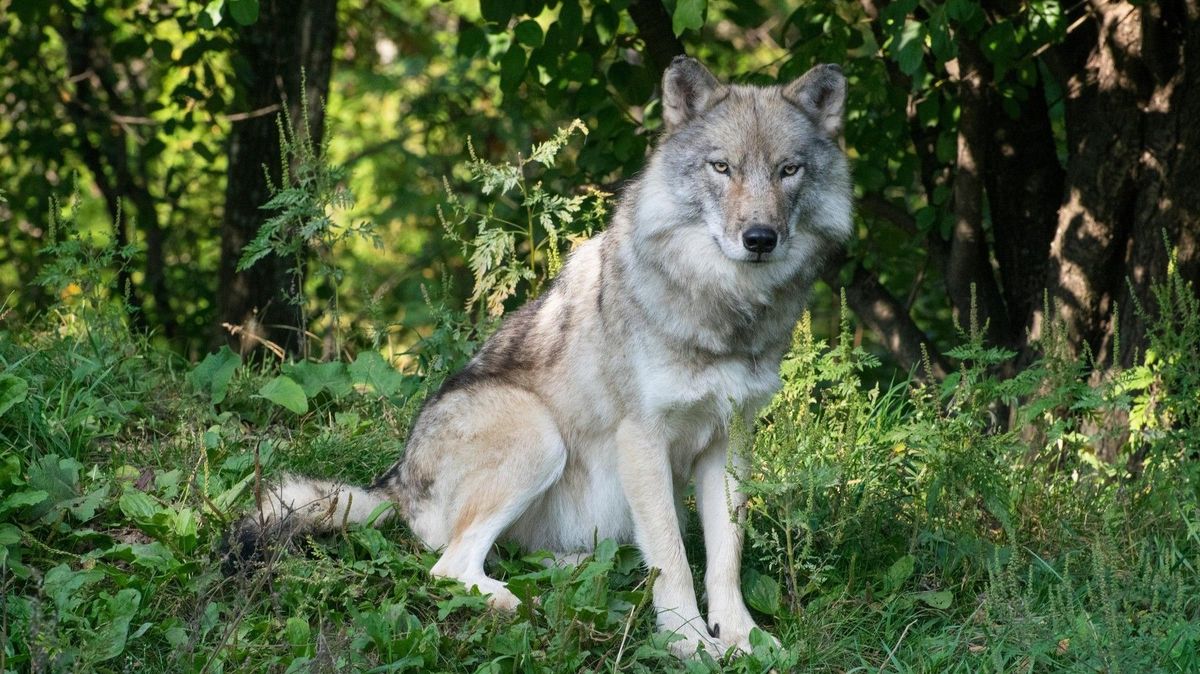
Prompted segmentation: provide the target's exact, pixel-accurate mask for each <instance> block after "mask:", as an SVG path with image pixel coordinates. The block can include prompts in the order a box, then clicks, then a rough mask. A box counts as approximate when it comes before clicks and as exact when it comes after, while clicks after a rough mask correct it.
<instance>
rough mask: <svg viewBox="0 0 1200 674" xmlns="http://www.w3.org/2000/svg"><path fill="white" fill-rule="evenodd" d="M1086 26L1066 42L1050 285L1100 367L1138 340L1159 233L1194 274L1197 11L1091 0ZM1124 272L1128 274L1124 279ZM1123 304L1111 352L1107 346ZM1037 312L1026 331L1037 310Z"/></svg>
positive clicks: (1160, 260)
mask: <svg viewBox="0 0 1200 674" xmlns="http://www.w3.org/2000/svg"><path fill="white" fill-rule="evenodd" d="M1090 12H1091V18H1090V19H1089V21H1091V24H1092V25H1090V26H1088V29H1087V30H1084V31H1080V32H1079V33H1078V34H1076V35H1073V36H1071V39H1069V40H1068V42H1067V43H1066V44H1064V45H1063V49H1062V50H1061V51H1062V60H1063V61H1064V62H1065V68H1063V67H1060V68H1059V70H1060V71H1065V72H1066V73H1067V75H1066V81H1065V82H1063V85H1064V90H1065V91H1066V92H1067V94H1066V95H1067V101H1066V103H1067V106H1066V115H1067V140H1068V150H1069V155H1070V158H1069V160H1068V164H1067V168H1066V175H1065V189H1064V197H1063V203H1062V206H1061V208H1060V209H1059V212H1058V219H1057V227H1056V231H1055V234H1054V238H1053V240H1052V242H1051V247H1050V256H1049V264H1048V266H1047V277H1046V285H1047V286H1048V287H1049V288H1050V293H1051V297H1052V298H1053V300H1054V304H1055V306H1054V319H1055V320H1058V321H1061V322H1062V323H1063V324H1064V326H1065V327H1066V329H1067V334H1068V335H1069V336H1070V338H1071V342H1072V343H1073V344H1075V345H1076V346H1077V348H1079V349H1080V350H1083V349H1087V350H1089V351H1090V352H1091V353H1092V354H1093V355H1094V356H1095V359H1096V364H1097V365H1098V366H1099V367H1102V368H1103V367H1109V366H1111V365H1114V364H1120V365H1123V366H1129V365H1132V364H1134V363H1135V357H1136V354H1137V353H1138V351H1139V350H1140V349H1141V348H1144V341H1145V335H1146V322H1145V321H1144V320H1143V319H1142V317H1140V316H1139V315H1138V313H1137V312H1135V311H1134V306H1133V304H1134V301H1135V299H1136V301H1137V302H1138V303H1140V304H1141V305H1142V306H1143V307H1145V308H1147V309H1151V308H1152V307H1151V306H1150V302H1149V298H1150V293H1149V289H1150V286H1151V284H1152V283H1154V282H1155V281H1159V280H1161V279H1162V278H1163V276H1164V274H1165V271H1166V267H1167V259H1168V256H1167V254H1168V251H1167V249H1166V246H1164V245H1163V243H1162V240H1163V237H1164V236H1165V237H1166V239H1167V240H1168V241H1169V243H1170V244H1171V245H1172V246H1177V247H1178V252H1179V262H1180V266H1179V271H1180V273H1181V274H1183V275H1184V277H1185V278H1187V279H1190V280H1192V281H1193V282H1196V281H1197V280H1200V279H1198V275H1197V272H1198V271H1200V269H1198V266H1197V262H1198V259H1197V236H1198V235H1197V231H1198V229H1200V192H1198V191H1197V190H1196V188H1195V181H1196V176H1197V175H1200V163H1198V162H1200V159H1198V158H1197V152H1196V148H1197V143H1198V142H1200V128H1198V127H1200V125H1198V124H1197V122H1196V120H1197V119H1200V53H1198V51H1200V8H1198V4H1197V2H1196V0H1164V1H1163V2H1160V3H1157V4H1155V3H1148V4H1144V5H1143V4H1137V5H1135V4H1132V3H1129V2H1112V1H1107V0H1092V2H1091V6H1090ZM1127 280H1128V282H1127ZM1118 305H1119V316H1120V320H1119V323H1120V328H1119V331H1120V342H1121V348H1120V350H1119V352H1117V353H1115V354H1114V353H1113V351H1114V348H1113V347H1114V345H1115V339H1114V327H1115V326H1114V321H1113V312H1114V308H1116V307H1117V306H1118ZM1043 313H1044V312H1043V311H1042V310H1041V309H1040V308H1039V309H1037V310H1035V312H1034V321H1033V328H1034V334H1035V335H1037V334H1040V333H1041V332H1042V331H1043V330H1044V327H1045V326H1044V324H1045V321H1047V320H1049V318H1050V317H1047V316H1044V315H1043Z"/></svg>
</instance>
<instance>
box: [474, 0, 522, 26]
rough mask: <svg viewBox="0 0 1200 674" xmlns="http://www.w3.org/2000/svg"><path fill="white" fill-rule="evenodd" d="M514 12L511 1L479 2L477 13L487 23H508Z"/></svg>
mask: <svg viewBox="0 0 1200 674" xmlns="http://www.w3.org/2000/svg"><path fill="white" fill-rule="evenodd" d="M514 10H515V8H514V7H513V0H480V3H479V13H480V15H481V16H482V17H483V20H484V21H487V22H489V23H498V24H506V23H508V20H509V19H510V18H512V15H513V11H514Z"/></svg>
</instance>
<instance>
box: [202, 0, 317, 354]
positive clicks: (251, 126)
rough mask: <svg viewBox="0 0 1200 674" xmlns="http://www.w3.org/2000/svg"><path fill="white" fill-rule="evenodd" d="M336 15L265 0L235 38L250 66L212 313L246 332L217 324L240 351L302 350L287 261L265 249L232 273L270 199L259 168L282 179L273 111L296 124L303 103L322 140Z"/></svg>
mask: <svg viewBox="0 0 1200 674" xmlns="http://www.w3.org/2000/svg"><path fill="white" fill-rule="evenodd" d="M336 20H337V0H263V1H262V2H261V3H260V14H259V18H258V21H257V22H256V23H254V24H253V25H251V26H247V27H245V28H242V29H241V31H240V33H239V35H238V42H237V53H238V55H239V56H241V57H242V58H243V59H245V63H246V68H244V69H242V70H240V71H239V72H240V74H241V76H240V77H239V82H238V84H239V87H240V88H241V90H242V94H243V100H244V105H245V109H246V110H247V112H248V114H246V115H245V117H244V118H243V119H241V120H240V121H236V122H234V124H233V130H232V132H231V134H230V139H229V169H228V172H227V184H226V188H225V216H224V219H223V220H222V223H221V265H220V279H219V292H218V315H219V316H220V322H222V323H229V324H231V325H235V326H241V327H242V328H243V332H242V333H241V334H240V335H239V336H234V335H232V334H230V333H229V332H228V331H227V330H226V329H224V328H218V339H219V340H226V339H228V340H230V343H231V345H233V346H235V348H238V349H239V350H240V351H242V352H246V351H248V350H250V349H251V348H253V347H254V346H255V345H256V344H257V343H258V340H259V339H266V340H269V341H271V342H274V343H276V344H278V345H280V346H281V347H283V348H284V349H285V350H287V351H289V352H292V353H296V352H300V351H302V350H303V345H304V341H305V340H304V332H303V330H304V328H305V326H304V325H302V323H303V321H302V318H301V317H302V312H301V310H300V307H299V306H296V305H295V304H293V303H291V302H290V301H289V299H288V297H289V295H294V294H295V293H296V291H297V290H299V289H298V288H294V287H292V286H294V285H295V283H296V279H295V278H294V275H293V274H292V272H291V270H290V269H289V267H290V266H291V264H292V263H291V261H289V260H284V259H281V258H279V257H277V256H274V255H271V256H268V257H266V258H264V259H262V260H260V261H259V262H258V263H257V264H255V265H254V266H253V267H251V268H249V269H247V270H246V271H244V272H240V273H239V272H237V271H236V269H237V263H238V260H239V258H240V257H241V254H242V248H243V247H245V245H246V244H247V243H249V242H250V241H251V240H252V239H253V238H254V236H255V234H256V233H257V232H258V229H259V227H260V226H261V225H262V223H263V222H264V221H265V220H266V216H267V215H268V214H267V213H266V212H265V211H263V210H261V208H260V206H262V204H263V203H265V202H266V201H267V200H268V199H269V197H270V192H269V190H268V187H267V182H266V177H265V175H264V166H265V167H266V171H268V172H270V174H271V179H272V180H273V181H274V182H275V183H276V184H279V183H280V176H279V170H280V169H279V156H280V139H279V129H278V127H277V126H276V111H279V110H281V109H282V108H283V106H286V107H287V110H288V113H289V114H290V116H291V119H292V121H293V123H295V124H297V125H299V124H301V120H302V119H303V117H304V110H305V109H307V111H308V119H309V123H310V125H311V128H309V129H308V133H310V134H312V138H313V140H314V142H315V144H316V145H317V146H320V142H321V138H322V136H323V133H324V116H325V115H324V107H323V104H322V100H323V99H324V98H325V96H326V94H327V92H328V91H329V76H330V71H331V66H332V55H333V46H334V40H335V37H336V33H337V26H336ZM302 71H303V72H304V73H305V78H306V80H305V81H306V84H305V85H302V77H301V72H302ZM302 86H304V89H303V92H302V91H301V89H302ZM300 132H301V133H303V130H300ZM239 342H240V343H239Z"/></svg>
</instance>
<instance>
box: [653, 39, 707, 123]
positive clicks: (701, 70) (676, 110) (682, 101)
mask: <svg viewBox="0 0 1200 674" xmlns="http://www.w3.org/2000/svg"><path fill="white" fill-rule="evenodd" d="M720 90H721V83H720V82H718V81H717V78H715V77H713V75H712V73H710V72H708V69H707V68H705V67H704V66H702V65H700V62H699V61H697V60H696V59H694V58H689V57H687V56H676V57H675V60H673V61H671V65H670V66H668V67H667V71H666V72H665V73H663V81H662V91H663V93H662V103H663V121H664V122H666V125H667V131H674V130H675V129H677V128H679V127H681V126H683V125H684V124H686V123H687V122H688V120H690V119H692V118H694V117H696V116H697V115H699V114H700V113H702V112H704V111H705V110H707V109H708V107H709V106H710V105H712V104H713V103H714V102H715V101H716V99H717V98H718V93H719V91H720Z"/></svg>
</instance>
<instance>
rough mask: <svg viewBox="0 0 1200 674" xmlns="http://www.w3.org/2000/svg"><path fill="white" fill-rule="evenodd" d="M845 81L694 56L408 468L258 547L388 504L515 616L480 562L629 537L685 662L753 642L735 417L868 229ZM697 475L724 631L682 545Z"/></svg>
mask: <svg viewBox="0 0 1200 674" xmlns="http://www.w3.org/2000/svg"><path fill="white" fill-rule="evenodd" d="M845 88H846V83H845V78H844V77H843V75H842V71H841V69H840V68H839V67H838V66H835V65H821V66H817V67H815V68H813V69H812V70H810V71H809V72H808V73H806V74H805V75H803V76H802V77H800V78H799V79H797V80H795V81H793V82H791V83H790V84H786V85H782V86H769V87H757V86H743V85H733V84H724V83H721V82H719V81H718V80H717V79H716V78H715V77H713V75H712V74H711V73H709V71H708V70H706V69H705V68H704V66H702V65H701V64H700V63H699V62H697V61H695V60H693V59H689V58H682V57H681V58H678V59H676V60H675V61H674V63H672V64H671V66H670V68H669V69H668V70H667V71H666V73H665V74H664V76H663V82H662V104H663V118H664V122H665V124H664V126H665V131H664V133H663V135H662V137H661V139H660V140H659V142H658V145H657V148H656V149H655V150H654V151H653V153H652V155H651V156H650V158H649V163H648V166H647V168H646V169H645V171H644V172H643V173H642V174H641V176H640V177H638V178H637V179H636V180H635V181H633V182H632V183H631V184H630V185H629V187H628V188H627V189H626V190H625V192H624V195H623V197H622V198H621V199H620V202H619V205H618V206H617V208H616V209H615V213H614V217H613V220H612V222H611V225H610V226H609V227H608V228H607V229H606V230H605V231H604V232H602V233H601V234H599V235H597V236H595V237H594V238H592V239H591V240H590V241H588V242H586V243H584V244H582V245H580V246H578V247H577V248H576V249H575V250H574V252H572V254H571V255H570V257H569V258H568V261H567V263H566V265H565V266H564V268H563V269H562V271H561V272H560V274H559V276H558V277H557V278H556V279H555V280H554V283H553V285H552V286H551V287H550V288H549V289H548V290H547V291H546V292H545V293H543V294H542V295H541V296H540V297H538V298H537V299H536V300H535V301H533V302H531V303H529V304H527V305H526V306H524V307H523V308H521V309H520V310H519V311H517V312H515V313H514V314H512V315H511V316H510V317H508V319H507V320H506V321H505V322H504V323H503V324H502V326H501V327H500V328H499V329H498V331H497V332H496V333H495V334H494V335H493V336H492V337H491V338H490V339H489V340H488V341H487V342H486V344H485V345H484V346H483V347H482V349H481V350H480V351H479V353H478V354H477V355H476V356H475V357H474V358H473V359H472V360H471V361H470V362H469V363H468V364H467V365H466V367H465V368H464V369H463V370H462V371H461V372H458V373H457V374H455V375H453V376H451V377H450V378H448V379H447V380H446V381H445V383H444V384H443V385H442V387H441V389H440V390H438V391H437V392H436V394H434V395H432V396H431V397H430V398H429V399H428V400H427V401H426V402H425V405H424V407H423V408H422V410H421V412H420V413H419V415H418V416H417V418H416V421H415V423H414V426H413V429H412V433H411V436H410V438H409V440H408V444H407V449H406V452H405V455H404V457H403V458H402V459H401V460H400V461H399V462H398V463H396V465H395V466H393V467H392V468H391V469H390V470H388V471H387V472H386V473H385V474H384V475H382V476H381V477H379V478H378V480H377V481H376V482H375V483H374V484H373V485H371V486H369V487H366V488H360V487H353V486H348V485H343V484H338V483H333V482H322V481H317V480H311V479H306V478H301V477H285V478H284V479H283V480H282V482H280V483H279V484H277V485H276V486H275V487H274V488H271V489H268V490H265V491H264V492H263V493H262V494H261V497H260V499H259V502H258V512H257V513H256V515H255V516H252V517H250V518H248V519H247V520H246V521H244V523H243V525H242V527H241V533H240V536H241V539H242V540H243V541H245V540H250V541H252V540H253V539H255V538H258V537H262V536H264V535H268V534H271V533H275V534H278V533H279V532H280V531H283V530H287V531H289V532H296V531H299V530H305V531H317V530H321V529H326V530H329V529H334V528H336V527H339V526H341V525H342V524H344V523H345V522H358V521H362V520H364V519H365V518H367V516H368V515H369V514H370V513H372V512H373V511H374V510H375V508H376V507H377V506H379V505H380V504H382V503H385V502H392V503H394V504H395V505H396V508H395V510H397V511H398V512H399V513H400V514H401V515H402V516H403V517H404V518H405V519H406V521H407V522H408V524H409V526H410V528H411V529H412V531H413V532H414V533H415V534H416V535H417V536H418V537H420V539H421V540H422V541H423V542H424V544H425V545H427V546H429V548H431V549H434V550H440V551H441V557H440V559H438V561H437V563H436V564H434V566H433V568H432V570H431V571H432V573H433V575H435V576H442V577H447V578H454V579H457V580H459V581H461V582H462V583H463V585H465V586H467V587H468V588H470V587H474V588H478V589H479V591H480V592H481V593H484V594H486V595H488V596H489V602H490V603H491V605H492V606H493V607H495V608H498V609H509V610H511V609H513V608H514V607H515V606H516V605H517V604H518V603H519V600H518V599H517V597H516V596H514V595H513V593H512V592H510V591H509V590H508V588H507V587H506V586H505V583H503V582H501V581H500V580H497V579H494V578H491V577H489V576H488V575H487V573H486V572H485V570H484V561H485V559H486V557H487V556H488V553H489V551H490V550H491V548H492V546H493V544H494V543H495V542H496V541H497V540H498V539H500V540H510V541H515V542H516V543H518V544H519V545H520V546H522V547H523V548H525V549H528V550H540V549H545V550H550V551H553V552H555V553H556V554H559V555H563V556H564V557H567V556H571V555H578V554H580V553H586V552H587V551H588V550H590V549H591V548H592V546H593V542H594V541H596V540H599V539H604V538H613V539H616V540H618V541H626V542H627V541H633V542H636V543H637V546H638V547H639V548H640V550H641V552H642V555H643V557H644V560H645V563H646V565H647V566H648V567H657V568H658V569H659V570H660V574H659V577H658V580H657V582H656V583H655V585H654V590H653V603H654V609H655V611H656V614H657V620H658V626H659V628H660V629H662V630H665V631H669V632H675V633H678V634H680V635H682V639H681V640H678V641H675V642H674V648H675V649H676V650H677V651H678V652H679V653H680V654H687V653H694V652H695V650H696V649H697V648H698V647H703V648H707V649H711V650H712V651H715V652H717V653H724V652H726V651H727V650H728V649H731V648H733V649H741V650H748V649H749V635H750V631H751V629H752V628H754V627H755V623H754V620H753V618H752V617H751V616H750V612H749V611H748V610H747V609H746V605H745V603H744V602H743V599H742V593H741V589H740V582H739V579H740V566H741V550H742V533H741V529H740V527H739V517H740V515H741V514H742V512H743V510H744V504H745V497H744V496H742V495H741V494H740V493H739V491H738V476H739V474H741V472H742V470H740V469H744V468H745V466H744V465H742V464H743V463H744V459H743V458H742V457H740V456H739V454H740V453H739V452H730V450H729V432H728V429H729V422H730V420H731V419H732V418H733V416H732V415H734V414H739V415H742V417H743V418H744V419H745V420H746V421H747V422H749V423H753V419H754V417H755V414H756V412H757V411H758V410H759V409H760V408H761V407H762V406H763V405H764V404H766V403H767V402H768V401H769V399H770V398H771V396H772V395H773V394H774V392H775V391H776V390H777V388H778V386H779V384H780V381H779V376H778V369H779V364H780V361H781V359H782V357H783V355H784V352H785V350H786V349H787V348H788V346H789V343H790V339H791V334H792V330H793V328H794V326H795V324H796V322H797V320H798V319H799V316H800V314H801V311H802V309H803V307H804V303H805V299H806V295H807V294H808V291H809V289H810V287H811V285H812V283H813V282H814V280H815V279H816V278H817V275H818V274H819V273H820V271H821V266H822V262H823V261H824V260H825V259H826V258H827V257H829V256H830V253H831V252H833V251H835V250H836V249H837V248H838V247H839V246H840V245H841V244H842V243H843V242H844V241H845V240H846V239H847V238H848V237H849V236H850V233H851V196H850V194H851V192H850V178H849V169H848V165H847V159H846V156H845V155H844V153H843V152H842V150H841V149H840V146H839V141H838V138H839V135H840V132H841V126H842V118H843V107H844V101H845ZM691 482H694V483H695V497H696V503H697V508H698V510H699V515H700V520H701V523H702V525H703V529H704V531H703V534H704V545H705V548H706V557H707V560H706V561H707V566H706V572H705V578H704V584H705V589H706V594H707V609H708V612H707V620H705V618H704V617H702V615H701V612H700V607H699V602H698V601H697V595H696V590H695V586H694V585H693V579H692V572H691V568H690V567H689V565H688V560H687V557H686V554H685V551H684V542H683V535H682V532H681V521H682V514H683V512H684V506H683V497H684V494H685V490H686V488H687V485H688V484H689V483H691Z"/></svg>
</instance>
